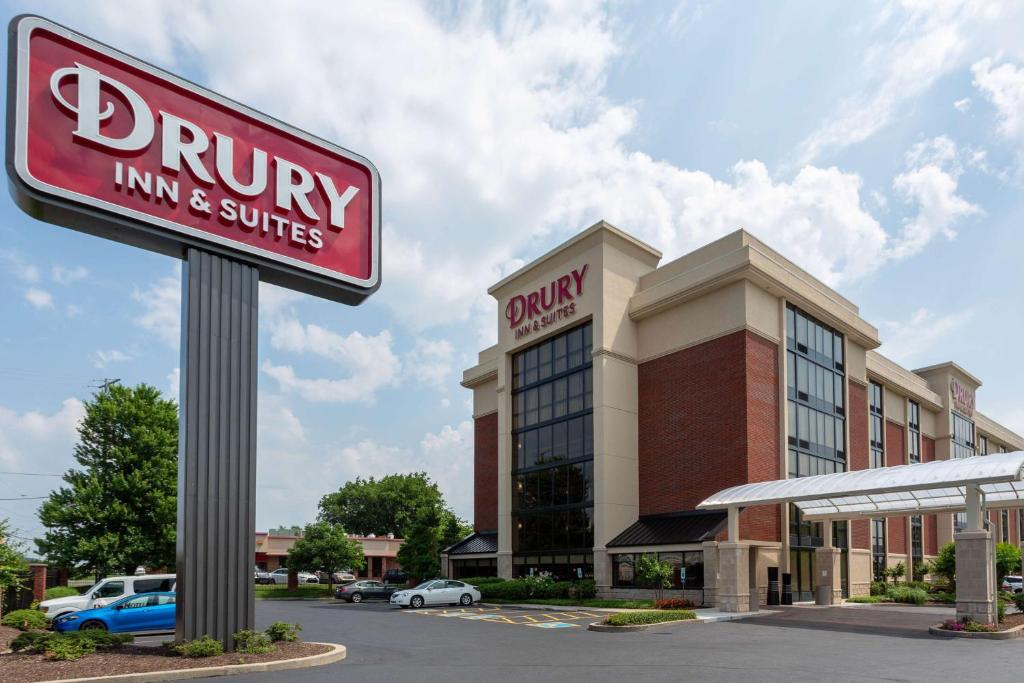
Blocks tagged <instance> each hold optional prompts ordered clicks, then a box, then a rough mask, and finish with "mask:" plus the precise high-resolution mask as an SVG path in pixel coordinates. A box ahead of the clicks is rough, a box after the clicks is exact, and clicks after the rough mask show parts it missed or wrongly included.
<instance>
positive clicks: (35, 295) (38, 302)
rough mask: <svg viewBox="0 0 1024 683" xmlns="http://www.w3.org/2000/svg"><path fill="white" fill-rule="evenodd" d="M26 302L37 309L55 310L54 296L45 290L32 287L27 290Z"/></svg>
mask: <svg viewBox="0 0 1024 683" xmlns="http://www.w3.org/2000/svg"><path fill="white" fill-rule="evenodd" d="M25 301H27V302H29V303H30V304H32V306H33V307H35V308H40V309H41V308H53V295H52V294H50V293H49V292H47V291H46V290H45V289H36V288H35V287H30V288H29V289H27V290H25Z"/></svg>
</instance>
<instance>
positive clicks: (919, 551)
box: [910, 515, 924, 581]
mask: <svg viewBox="0 0 1024 683" xmlns="http://www.w3.org/2000/svg"><path fill="white" fill-rule="evenodd" d="M922 526H923V520H922V517H921V515H917V516H916V517H911V518H910V571H911V572H912V573H913V574H912V575H913V577H914V581H921V580H922V579H923V578H924V574H922V573H921V572H920V571H918V569H919V568H920V567H921V565H922V564H923V563H924V544H923V538H924V536H923V532H922Z"/></svg>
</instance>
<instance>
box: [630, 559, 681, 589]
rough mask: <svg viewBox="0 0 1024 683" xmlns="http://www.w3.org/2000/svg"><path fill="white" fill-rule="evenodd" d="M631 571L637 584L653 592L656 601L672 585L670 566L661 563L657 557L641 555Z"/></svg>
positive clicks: (666, 563)
mask: <svg viewBox="0 0 1024 683" xmlns="http://www.w3.org/2000/svg"><path fill="white" fill-rule="evenodd" d="M633 569H634V571H635V572H636V580H637V583H639V584H640V585H641V586H643V587H644V588H650V589H652V590H654V594H655V597H656V599H658V600H661V599H662V597H663V596H664V594H665V589H666V588H669V587H670V586H671V585H672V565H670V564H669V563H668V562H662V561H661V560H659V559H658V556H657V555H654V554H650V553H648V554H644V555H641V556H640V557H639V558H638V559H637V561H636V565H635V566H634V568H633Z"/></svg>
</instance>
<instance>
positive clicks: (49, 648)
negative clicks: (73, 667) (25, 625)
mask: <svg viewBox="0 0 1024 683" xmlns="http://www.w3.org/2000/svg"><path fill="white" fill-rule="evenodd" d="M95 651H96V646H95V645H94V644H93V642H92V641H91V640H89V639H88V638H67V637H62V636H57V637H54V638H50V639H49V640H47V641H46V646H45V654H46V657H47V658H48V659H56V660H59V661H62V662H73V661H75V660H76V659H81V658H82V657H84V656H86V655H91V654H92V653H93V652H95Z"/></svg>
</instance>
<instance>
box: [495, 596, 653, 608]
mask: <svg viewBox="0 0 1024 683" xmlns="http://www.w3.org/2000/svg"><path fill="white" fill-rule="evenodd" d="M483 602H491V603H494V604H496V605H503V604H504V605H508V604H511V605H556V606H557V605H564V606H566V607H607V608H611V609H651V608H652V607H654V601H653V600H602V599H600V598H591V599H589V600H574V599H572V598H544V599H538V600H498V599H493V600H486V599H485V600H483Z"/></svg>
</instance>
